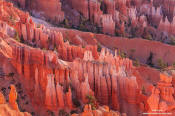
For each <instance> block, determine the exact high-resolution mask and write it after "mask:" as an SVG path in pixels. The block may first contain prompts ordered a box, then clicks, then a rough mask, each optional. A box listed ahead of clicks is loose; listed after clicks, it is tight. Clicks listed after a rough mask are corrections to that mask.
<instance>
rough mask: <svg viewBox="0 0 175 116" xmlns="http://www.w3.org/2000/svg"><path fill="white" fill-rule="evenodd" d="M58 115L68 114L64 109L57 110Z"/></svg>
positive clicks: (65, 115) (68, 115)
mask: <svg viewBox="0 0 175 116" xmlns="http://www.w3.org/2000/svg"><path fill="white" fill-rule="evenodd" d="M58 116H70V114H69V113H67V112H66V111H65V110H64V109H61V110H59V114H58Z"/></svg>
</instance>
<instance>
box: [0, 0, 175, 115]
mask: <svg viewBox="0 0 175 116" xmlns="http://www.w3.org/2000/svg"><path fill="white" fill-rule="evenodd" d="M18 2H19V3H20V5H21V7H23V8H26V7H27V8H28V7H29V6H28V5H29V1H18ZM61 2H62V1H49V2H48V1H45V0H44V1H36V5H37V4H40V5H41V6H38V7H36V6H35V5H32V3H31V6H30V7H31V8H33V9H34V10H36V11H37V12H41V11H42V12H44V15H45V16H46V17H48V18H51V19H54V18H53V17H55V16H56V17H57V16H58V18H56V19H54V21H57V22H60V21H61V20H63V17H62V16H63V14H62V13H63V12H62V11H61ZM68 4H69V5H71V6H72V8H73V9H76V10H78V11H79V12H81V13H82V15H83V16H84V17H86V18H87V19H89V20H90V21H92V22H93V23H96V24H97V25H98V26H101V27H102V31H103V33H105V34H110V35H114V34H115V33H116V32H117V33H119V34H121V35H123V36H124V35H127V32H126V31H125V30H127V29H128V30H129V28H128V27H126V25H130V26H131V28H130V29H131V30H132V29H135V30H137V28H138V26H139V25H142V26H140V28H139V29H138V30H137V31H136V34H141V33H144V32H145V31H150V30H149V29H152V30H155V29H154V28H152V27H151V26H150V25H152V24H154V26H157V29H158V30H159V31H162V32H167V33H173V28H174V26H173V25H174V19H173V22H171V21H170V20H169V18H165V20H164V19H163V17H165V16H163V15H162V13H164V12H163V11H162V8H161V7H160V5H157V6H156V5H153V4H156V3H155V2H153V1H150V2H149V1H145V2H143V4H144V5H142V3H141V2H140V1H139V0H132V1H130V0H126V1H122V0H118V1H113V0H104V1H101V2H99V1H95V0H87V1H86V0H84V1H83V0H79V1H73V0H70V1H69V3H68ZM55 5H56V7H55ZM51 6H52V7H51ZM133 6H135V7H133ZM30 7H29V8H30ZM145 8H146V9H147V10H144V9H145ZM138 9H140V11H139V10H138ZM148 9H149V10H148ZM40 10H41V11H40ZM54 11H55V12H54ZM141 11H142V12H141ZM61 12H62V13H61ZM121 12H122V13H123V15H121ZM168 12H169V11H168ZM139 13H140V15H138V14H139ZM0 14H1V16H0V61H3V62H4V63H2V62H0V63H1V64H2V66H1V65H0V79H1V78H2V81H0V87H1V86H2V85H4V86H5V89H4V87H2V88H1V90H2V94H1V93H0V112H1V110H2V112H3V113H4V114H3V115H6V114H7V113H9V115H10V113H11V112H12V113H17V114H19V115H23V114H24V115H27V116H28V115H29V114H28V113H21V112H20V111H21V107H23V103H21V101H20V100H21V99H25V97H24V96H27V97H28V98H29V102H25V105H27V106H28V107H27V108H26V109H25V110H26V111H27V112H28V111H30V109H31V108H33V109H34V111H33V112H31V114H32V115H34V113H36V115H39V116H43V115H46V116H47V115H48V116H49V115H52V114H54V115H59V113H60V112H59V111H61V112H62V113H63V111H62V110H65V111H67V112H73V111H74V110H76V111H77V112H76V113H71V115H72V116H79V115H81V116H87V115H88V116H101V115H104V116H126V115H128V116H139V115H140V114H141V113H143V112H150V113H152V112H153V110H154V109H158V110H161V111H162V112H167V113H168V112H172V113H174V106H175V104H174V102H175V101H174V86H173V85H174V79H173V78H172V77H173V76H172V75H169V76H168V75H165V74H162V73H160V71H159V70H156V69H153V68H151V67H148V66H147V65H143V64H139V63H138V62H137V61H132V60H131V59H129V58H126V57H125V53H123V52H122V51H121V50H123V51H126V52H127V53H131V52H132V55H133V56H132V58H134V57H135V56H137V57H138V58H140V60H141V61H142V62H143V63H145V62H146V61H147V59H149V55H150V52H151V50H152V51H153V53H154V54H156V55H155V56H154V57H153V58H152V59H151V60H152V61H151V62H152V63H155V62H156V61H157V58H159V57H161V56H164V54H165V53H166V50H169V52H168V53H166V57H164V59H165V60H166V61H168V63H169V64H171V63H173V59H174V55H173V54H172V55H170V54H171V53H174V52H173V51H174V49H175V48H174V47H173V46H168V45H166V44H163V43H160V42H154V41H148V40H143V39H127V38H122V37H120V38H115V37H111V36H107V35H104V34H94V33H90V32H81V31H77V30H71V29H63V28H57V27H48V26H45V25H43V24H36V23H35V22H34V21H33V20H32V18H31V17H30V15H29V13H26V12H23V11H21V10H19V9H17V8H15V7H14V6H13V4H12V3H7V2H3V1H1V2H0ZM146 15H148V16H150V19H147V17H146ZM127 20H130V23H128V22H127ZM147 20H149V21H147ZM151 22H152V24H150V23H151ZM116 27H117V29H118V30H117V31H116V30H115V28H116ZM156 31H157V30H155V32H156ZM109 48H110V49H109ZM162 48H163V49H162ZM117 49H118V50H117ZM120 49H121V50H120ZM169 56H171V57H169ZM133 64H134V65H133ZM9 78H10V79H12V82H13V81H16V80H17V81H18V83H16V84H15V85H11V86H6V83H2V84H1V82H8V79H9ZM159 79H160V80H159ZM10 83H11V81H10ZM19 84H21V85H22V87H19ZM153 85H154V86H153ZM8 89H9V90H8ZM23 92H25V93H26V94H25V95H24V96H23V94H22V97H18V96H17V95H20V94H21V93H23ZM7 93H8V94H9V97H8V103H6V100H5V99H6V98H5V97H6V96H7ZM20 96H21V95H20ZM87 96H90V100H89V99H88V97H87ZM93 97H95V98H96V101H95V104H94V103H91V99H92V98H93ZM19 101H20V102H19ZM89 102H90V103H89ZM17 103H18V104H17ZM1 104H3V105H1ZM77 104H78V106H77ZM86 104H87V105H86ZM94 105H96V107H95V109H94ZM1 106H2V108H1ZM83 107H84V108H83ZM83 109H84V110H83ZM110 109H111V110H110ZM119 112H120V113H119ZM49 113H50V114H49ZM173 115H174V114H173Z"/></svg>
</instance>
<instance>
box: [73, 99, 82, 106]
mask: <svg viewBox="0 0 175 116" xmlns="http://www.w3.org/2000/svg"><path fill="white" fill-rule="evenodd" d="M72 101H73V104H74V105H75V106H76V107H79V106H80V105H81V104H80V102H79V100H78V99H77V98H73V99H72Z"/></svg>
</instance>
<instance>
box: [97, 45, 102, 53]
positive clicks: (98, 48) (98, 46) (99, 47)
mask: <svg viewBox="0 0 175 116" xmlns="http://www.w3.org/2000/svg"><path fill="white" fill-rule="evenodd" d="M101 49H102V47H101V45H100V43H98V44H97V51H98V52H101Z"/></svg>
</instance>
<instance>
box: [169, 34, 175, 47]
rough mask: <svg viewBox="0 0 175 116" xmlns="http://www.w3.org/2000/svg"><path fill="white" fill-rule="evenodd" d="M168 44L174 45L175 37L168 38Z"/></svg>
mask: <svg viewBox="0 0 175 116" xmlns="http://www.w3.org/2000/svg"><path fill="white" fill-rule="evenodd" d="M169 44H171V45H175V37H174V36H171V37H170V43H169Z"/></svg>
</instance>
